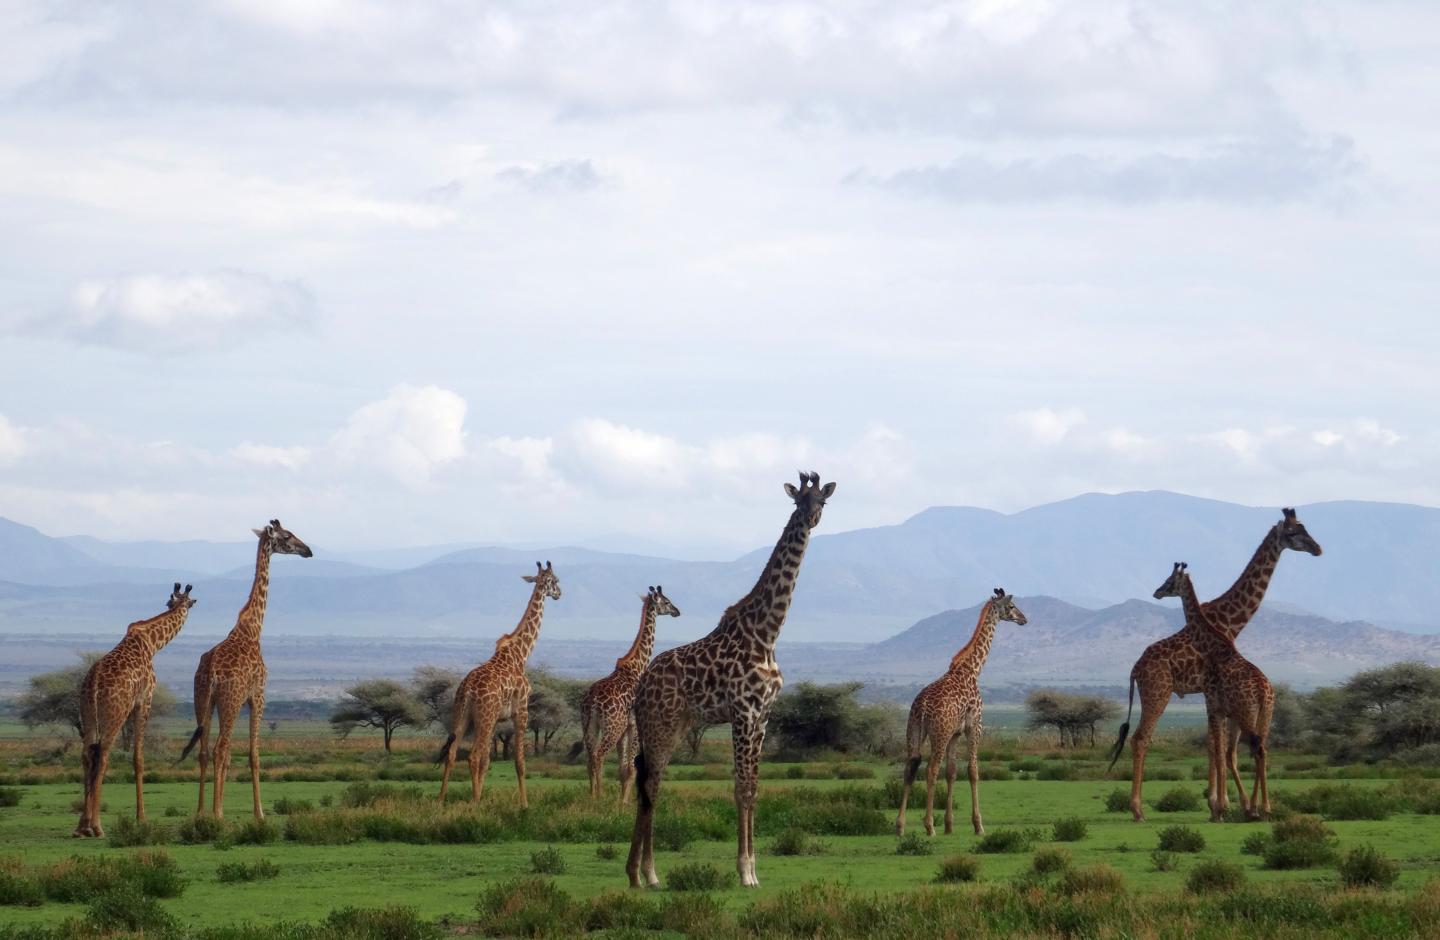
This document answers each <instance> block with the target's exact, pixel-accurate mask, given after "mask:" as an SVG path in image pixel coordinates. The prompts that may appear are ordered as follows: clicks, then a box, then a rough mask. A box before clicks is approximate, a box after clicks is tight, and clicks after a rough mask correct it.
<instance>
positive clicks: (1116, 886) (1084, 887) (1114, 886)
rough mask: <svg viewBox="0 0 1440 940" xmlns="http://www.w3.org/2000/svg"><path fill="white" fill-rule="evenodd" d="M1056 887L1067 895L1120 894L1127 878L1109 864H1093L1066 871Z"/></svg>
mask: <svg viewBox="0 0 1440 940" xmlns="http://www.w3.org/2000/svg"><path fill="white" fill-rule="evenodd" d="M1055 888H1056V890H1057V891H1059V892H1060V893H1061V894H1066V895H1076V894H1105V895H1109V894H1120V893H1121V892H1123V891H1124V890H1125V878H1124V876H1123V875H1121V874H1120V873H1119V872H1118V871H1116V870H1115V869H1113V868H1111V867H1110V866H1109V865H1091V866H1089V867H1088V868H1072V869H1070V870H1069V871H1067V872H1065V874H1064V876H1062V877H1061V879H1060V883H1059V884H1058V885H1056V886H1055Z"/></svg>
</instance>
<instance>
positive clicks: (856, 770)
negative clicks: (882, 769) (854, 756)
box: [835, 764, 875, 780]
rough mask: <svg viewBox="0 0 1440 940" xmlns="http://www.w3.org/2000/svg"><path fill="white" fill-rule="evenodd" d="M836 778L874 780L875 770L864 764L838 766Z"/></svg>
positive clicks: (836, 767) (836, 766)
mask: <svg viewBox="0 0 1440 940" xmlns="http://www.w3.org/2000/svg"><path fill="white" fill-rule="evenodd" d="M835 778H836V779H837V780H873V779H874V778H875V770H874V768H872V767H867V766H865V765H864V764H836V765H835Z"/></svg>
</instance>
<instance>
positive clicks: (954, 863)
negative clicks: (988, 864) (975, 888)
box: [935, 855, 980, 884]
mask: <svg viewBox="0 0 1440 940" xmlns="http://www.w3.org/2000/svg"><path fill="white" fill-rule="evenodd" d="M978 877H980V859H978V858H976V857H975V856H973V855H952V856H950V857H949V858H947V859H945V861H943V862H941V863H940V871H939V872H937V873H936V875H935V880H936V881H937V882H939V883H940V884H956V883H959V882H962V881H974V880H975V879H976V878H978Z"/></svg>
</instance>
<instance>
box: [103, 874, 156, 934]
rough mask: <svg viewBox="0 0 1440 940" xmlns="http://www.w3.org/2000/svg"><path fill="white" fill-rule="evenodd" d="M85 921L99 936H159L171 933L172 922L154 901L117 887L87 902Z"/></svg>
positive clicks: (136, 891) (130, 887)
mask: <svg viewBox="0 0 1440 940" xmlns="http://www.w3.org/2000/svg"><path fill="white" fill-rule="evenodd" d="M85 920H86V921H87V922H88V923H89V925H90V926H91V927H94V928H95V929H97V930H100V931H103V932H107V933H108V932H114V931H120V930H128V931H153V932H156V933H163V932H168V931H172V930H174V929H175V919H174V918H173V917H171V916H170V915H169V914H168V913H167V912H166V911H165V909H164V908H162V907H161V906H160V904H159V902H157V901H156V900H155V899H154V898H152V897H150V896H148V895H146V894H144V893H143V892H142V891H141V890H140V889H139V888H138V887H136V886H135V885H133V884H129V883H121V884H118V885H116V886H115V887H113V888H109V889H107V890H105V891H102V892H100V893H99V894H97V895H96V896H95V897H94V899H93V900H91V901H90V906H89V908H88V909H87V910H86V912H85Z"/></svg>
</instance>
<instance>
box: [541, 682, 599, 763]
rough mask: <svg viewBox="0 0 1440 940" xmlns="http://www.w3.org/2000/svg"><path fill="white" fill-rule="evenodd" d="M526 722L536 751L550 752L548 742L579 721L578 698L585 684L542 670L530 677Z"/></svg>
mask: <svg viewBox="0 0 1440 940" xmlns="http://www.w3.org/2000/svg"><path fill="white" fill-rule="evenodd" d="M529 678H530V703H529V711H530V713H529V722H530V733H531V734H532V735H534V738H535V751H536V752H537V753H543V752H546V751H549V750H550V741H551V739H552V738H554V737H555V735H556V734H558V733H559V732H560V731H562V730H564V729H565V728H567V727H569V726H570V725H574V724H577V723H578V722H579V721H580V708H579V703H580V699H581V698H582V697H583V696H584V695H585V689H586V687H587V684H586V683H584V682H580V681H578V680H575V679H565V678H562V677H560V676H557V675H555V674H554V673H552V672H550V671H548V670H545V669H536V670H533V671H532V672H531V673H530V675H529Z"/></svg>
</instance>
